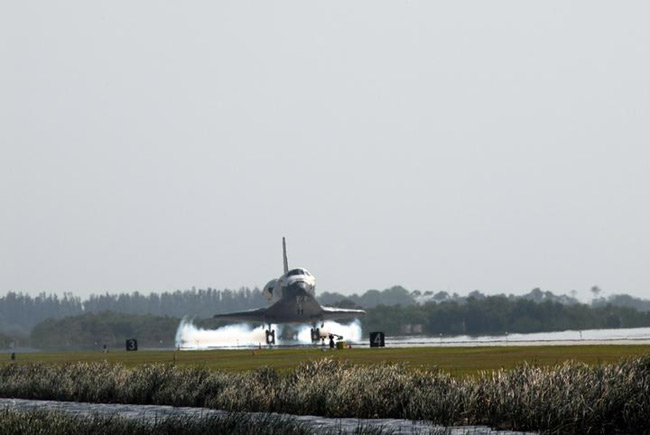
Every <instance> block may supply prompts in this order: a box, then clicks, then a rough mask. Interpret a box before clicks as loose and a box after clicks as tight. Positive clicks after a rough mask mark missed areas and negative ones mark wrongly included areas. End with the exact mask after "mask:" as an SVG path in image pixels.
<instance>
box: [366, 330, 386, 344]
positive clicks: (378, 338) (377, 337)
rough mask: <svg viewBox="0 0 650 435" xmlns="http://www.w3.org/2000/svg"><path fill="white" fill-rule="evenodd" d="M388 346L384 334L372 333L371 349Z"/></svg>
mask: <svg viewBox="0 0 650 435" xmlns="http://www.w3.org/2000/svg"><path fill="white" fill-rule="evenodd" d="M385 345H386V343H385V341H384V333H383V332H371V333H370V347H384V346H385Z"/></svg>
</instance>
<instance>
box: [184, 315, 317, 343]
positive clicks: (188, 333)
mask: <svg viewBox="0 0 650 435" xmlns="http://www.w3.org/2000/svg"><path fill="white" fill-rule="evenodd" d="M275 329H276V343H279V341H278V339H277V337H279V335H280V334H279V332H280V331H279V330H278V328H277V327H275ZM307 332H309V331H307ZM260 344H261V345H266V334H265V333H264V327H263V326H260V327H257V328H253V327H252V326H251V325H248V324H246V323H241V324H236V325H227V326H223V327H221V328H217V329H203V328H199V327H197V326H196V325H194V324H193V323H192V320H190V319H183V320H181V323H180V324H179V325H178V329H177V330H176V347H177V348H179V349H196V350H201V349H210V348H215V347H239V346H259V345H260Z"/></svg>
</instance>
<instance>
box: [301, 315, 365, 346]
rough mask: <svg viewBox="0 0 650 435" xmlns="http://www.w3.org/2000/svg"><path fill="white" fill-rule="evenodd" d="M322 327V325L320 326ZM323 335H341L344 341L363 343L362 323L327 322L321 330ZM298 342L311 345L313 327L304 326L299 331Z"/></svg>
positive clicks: (356, 321)
mask: <svg viewBox="0 0 650 435" xmlns="http://www.w3.org/2000/svg"><path fill="white" fill-rule="evenodd" d="M319 326H320V325H319ZM320 333H321V335H329V334H334V335H339V336H342V337H343V340H345V341H348V342H352V343H358V342H360V341H361V322H360V321H358V320H355V321H354V322H352V323H349V324H342V323H338V322H333V321H329V320H328V321H326V322H325V325H324V326H323V327H322V328H320ZM298 341H299V342H300V343H305V344H307V343H311V327H310V326H302V327H300V329H299V330H298Z"/></svg>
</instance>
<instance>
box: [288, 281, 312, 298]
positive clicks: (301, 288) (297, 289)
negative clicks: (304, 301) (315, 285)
mask: <svg viewBox="0 0 650 435" xmlns="http://www.w3.org/2000/svg"><path fill="white" fill-rule="evenodd" d="M307 289H308V285H307V283H306V282H304V281H296V282H293V283H291V285H290V286H289V292H291V293H292V294H293V295H295V296H299V295H302V294H305V293H307Z"/></svg>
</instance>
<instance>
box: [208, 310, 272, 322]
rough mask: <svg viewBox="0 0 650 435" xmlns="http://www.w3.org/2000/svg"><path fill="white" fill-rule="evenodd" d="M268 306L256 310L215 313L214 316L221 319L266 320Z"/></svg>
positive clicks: (241, 320) (237, 320)
mask: <svg viewBox="0 0 650 435" xmlns="http://www.w3.org/2000/svg"><path fill="white" fill-rule="evenodd" d="M267 311H268V308H258V309H255V310H246V311H238V312H235V313H226V314H215V315H214V316H213V317H214V318H215V319H219V320H232V321H236V322H262V323H264V322H266V312H267Z"/></svg>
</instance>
